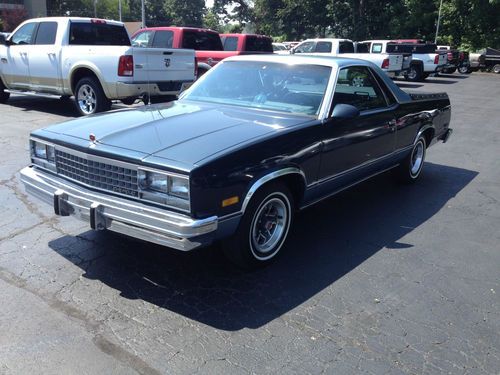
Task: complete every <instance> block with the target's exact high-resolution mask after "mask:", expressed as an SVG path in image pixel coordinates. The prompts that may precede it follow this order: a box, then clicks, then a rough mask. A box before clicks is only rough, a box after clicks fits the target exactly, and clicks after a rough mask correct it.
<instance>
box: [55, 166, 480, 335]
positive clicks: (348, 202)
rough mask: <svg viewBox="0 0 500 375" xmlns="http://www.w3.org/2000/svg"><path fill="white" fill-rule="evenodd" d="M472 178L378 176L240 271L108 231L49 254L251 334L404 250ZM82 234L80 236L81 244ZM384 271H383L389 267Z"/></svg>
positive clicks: (301, 218) (215, 256) (431, 169)
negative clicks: (404, 182)
mask: <svg viewBox="0 0 500 375" xmlns="http://www.w3.org/2000/svg"><path fill="white" fill-rule="evenodd" d="M477 174H478V172H475V171H470V170H466V169H461V168H455V167H449V166H444V165H438V164H432V163H427V164H426V166H425V170H424V173H423V175H422V176H421V179H420V180H419V181H418V182H417V183H416V184H414V185H411V186H401V185H398V184H395V183H394V182H393V179H392V178H391V177H392V176H391V175H390V173H386V174H383V175H380V176H378V177H375V178H374V179H371V180H369V181H366V182H364V183H362V184H360V185H358V186H356V187H354V188H352V189H350V190H347V191H345V192H343V193H341V194H339V195H337V196H335V197H333V198H331V199H328V200H326V201H324V202H323V203H322V204H319V205H316V206H313V207H311V208H309V209H307V210H304V211H302V212H301V213H299V214H298V215H297V218H296V221H295V225H294V229H293V231H292V233H291V235H290V238H289V240H288V242H287V247H286V248H285V249H284V251H283V254H281V256H280V257H279V258H278V259H277V260H276V261H275V262H274V263H273V264H272V265H270V266H268V267H267V268H264V269H260V270H257V271H254V272H243V271H240V270H238V269H237V268H235V267H234V266H233V265H231V264H230V263H229V262H228V261H226V260H225V258H224V257H222V256H221V254H220V252H219V250H218V248H217V247H216V246H211V247H209V248H206V249H200V250H195V251H193V252H189V253H182V252H179V251H175V250H170V249H166V248H163V247H161V246H156V245H152V244H148V243H144V242H140V241H136V240H132V239H129V238H126V237H121V236H119V235H114V234H112V233H107V232H93V231H88V232H85V233H82V234H81V235H79V236H78V238H75V237H71V236H64V237H60V238H58V239H55V240H53V241H51V242H50V243H49V246H50V248H52V249H53V250H54V251H55V252H57V253H59V254H60V255H61V256H63V257H65V258H66V259H68V260H69V261H71V262H73V263H74V264H75V265H77V266H78V267H80V268H81V269H82V270H83V271H84V275H83V276H84V277H85V278H88V279H92V280H99V281H100V282H102V283H104V284H106V285H108V286H109V287H111V288H113V289H115V290H117V291H119V293H120V295H121V296H122V297H123V298H127V299H141V300H144V301H147V302H149V303H151V304H154V305H157V306H159V307H161V308H163V309H166V310H169V311H172V312H175V313H177V314H180V315H182V316H184V317H186V318H189V319H192V320H196V321H198V322H201V323H203V324H206V325H209V326H212V327H215V328H217V329H222V330H228V331H234V330H240V329H243V328H258V327H261V326H262V325H264V324H266V323H268V322H269V321H272V320H274V319H276V318H278V317H280V316H281V315H283V314H285V313H287V312H289V311H290V310H292V309H294V308H295V307H297V306H299V305H300V304H302V303H304V302H305V301H307V300H309V299H310V298H312V297H313V296H315V295H316V294H317V293H320V292H321V291H322V290H323V289H325V288H328V287H329V286H330V285H332V284H333V283H335V282H337V281H338V280H339V279H340V278H342V276H344V275H346V274H347V273H349V272H350V271H351V270H353V269H354V268H356V267H358V266H359V265H360V264H362V263H363V262H364V261H365V260H367V259H368V258H370V257H371V256H373V255H374V254H376V253H377V252H378V251H380V250H381V249H385V251H393V252H399V251H412V248H413V247H414V246H415V245H418V244H414V243H408V242H407V241H408V240H405V239H403V237H404V236H405V235H407V234H408V233H409V232H411V231H412V230H413V229H415V228H418V227H419V226H420V225H422V224H423V223H425V222H426V221H427V220H429V219H430V218H431V217H432V216H434V215H435V214H436V213H437V212H438V211H439V210H440V209H441V208H442V207H444V206H445V205H446V204H447V202H448V201H449V200H450V199H452V198H453V197H455V196H456V195H457V194H458V193H459V192H460V191H461V190H462V189H464V187H465V186H467V185H468V184H469V183H470V182H471V181H472V180H473V179H474V178H475V177H476V176H477ZM81 238H84V240H82V239H81ZM388 272H389V270H388Z"/></svg>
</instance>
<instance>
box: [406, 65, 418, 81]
mask: <svg viewBox="0 0 500 375" xmlns="http://www.w3.org/2000/svg"><path fill="white" fill-rule="evenodd" d="M416 76H417V71H416V70H415V68H410V72H409V73H408V78H410V79H415V77H416Z"/></svg>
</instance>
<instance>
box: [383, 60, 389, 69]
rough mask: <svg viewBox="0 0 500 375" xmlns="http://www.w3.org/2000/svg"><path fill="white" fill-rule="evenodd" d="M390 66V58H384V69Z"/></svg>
mask: <svg viewBox="0 0 500 375" xmlns="http://www.w3.org/2000/svg"><path fill="white" fill-rule="evenodd" d="M388 67H389V59H384V61H382V69H387V68H388Z"/></svg>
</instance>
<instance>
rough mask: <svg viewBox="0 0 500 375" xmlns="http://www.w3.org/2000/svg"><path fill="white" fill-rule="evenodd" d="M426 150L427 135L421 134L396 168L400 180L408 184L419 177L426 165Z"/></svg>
mask: <svg viewBox="0 0 500 375" xmlns="http://www.w3.org/2000/svg"><path fill="white" fill-rule="evenodd" d="M426 150H427V142H426V140H425V137H424V136H423V135H421V136H420V137H419V138H418V139H417V141H416V142H415V145H414V146H413V149H412V150H411V152H410V154H409V155H408V156H407V157H406V158H405V159H404V160H403V161H402V162H401V164H400V165H399V166H398V167H397V168H396V169H395V170H394V172H395V174H396V177H397V178H398V180H399V181H400V182H403V183H407V184H408V183H413V182H415V181H416V180H417V179H418V177H419V176H420V173H421V172H422V168H423V166H424V162H425V153H426Z"/></svg>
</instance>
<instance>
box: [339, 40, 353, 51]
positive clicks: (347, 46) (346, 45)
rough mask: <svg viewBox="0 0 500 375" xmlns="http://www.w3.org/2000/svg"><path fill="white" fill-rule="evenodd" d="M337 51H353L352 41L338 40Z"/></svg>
mask: <svg viewBox="0 0 500 375" xmlns="http://www.w3.org/2000/svg"><path fill="white" fill-rule="evenodd" d="M339 53H354V44H353V43H352V42H340V43H339Z"/></svg>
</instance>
